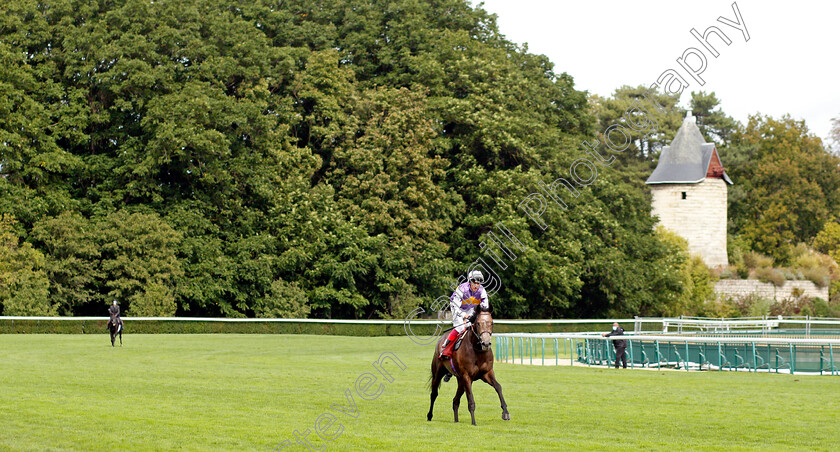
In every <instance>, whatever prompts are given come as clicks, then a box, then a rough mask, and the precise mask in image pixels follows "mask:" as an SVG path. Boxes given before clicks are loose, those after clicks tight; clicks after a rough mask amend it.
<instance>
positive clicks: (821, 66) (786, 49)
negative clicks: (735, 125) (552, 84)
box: [472, 0, 840, 145]
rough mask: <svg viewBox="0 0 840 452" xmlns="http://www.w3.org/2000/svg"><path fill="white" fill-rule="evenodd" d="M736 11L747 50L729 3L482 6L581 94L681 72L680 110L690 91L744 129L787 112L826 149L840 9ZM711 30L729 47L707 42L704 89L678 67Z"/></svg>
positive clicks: (806, 4) (835, 107)
mask: <svg viewBox="0 0 840 452" xmlns="http://www.w3.org/2000/svg"><path fill="white" fill-rule="evenodd" d="M472 2H473V5H477V4H478V3H479V1H478V0H472ZM737 5H738V9H739V10H740V12H741V17H742V18H743V21H744V24H745V25H746V28H747V31H748V32H749V35H750V40H749V41H748V42H745V40H744V37H743V35H742V34H741V32H740V31H738V30H737V29H735V28H733V27H730V26H727V25H724V24H722V23H720V22H718V21H717V19H718V17H720V16H723V17H726V18H729V19H733V20H734V19H735V13H734V12H733V10H732V0H723V1H722V0H706V1H695V2H684V1H675V0H668V1H665V0H641V1H583V0H579V1H561V0H552V1H549V0H485V1H484V6H483V7H484V9H485V10H487V11H489V12H491V13H495V14H496V15H497V16H498V24H499V28H500V30H501V32H502V33H503V34H504V35H506V36H507V38H508V39H509V40H511V41H513V42H516V43H519V44H522V43H527V44H528V51H529V52H531V53H536V54H544V55H546V56H548V58H549V59H550V60H551V61H552V62H553V63H554V65H555V71H556V72H558V73H559V72H567V73H568V74H569V75H571V76H573V77H574V79H575V86H576V87H577V88H578V89H581V90H587V91H589V92H590V93H595V94H599V95H602V96H609V95H610V94H612V92H613V91H614V90H615V88H617V87H619V86H621V85H633V86H635V85H642V84H644V85H650V84H651V83H653V82H655V81H656V78H657V77H658V76H659V74H661V73H662V72H663V71H665V70H666V69H675V70H678V71H680V73H681V74H682V75H683V76H684V77H686V81H688V82H689V83H690V86H689V87H688V89H687V90H686V92H685V93H683V95H682V97H681V101H682V102H681V105H683V106H684V107H685V106H686V105H687V99H689V98H690V96H689V94H688V93H689V92H690V91H699V90H704V91H706V92H712V91H713V92H715V93H716V94H717V96H718V99H720V100H721V108H722V109H723V111H724V112H725V113H727V114H728V115H730V116H732V117H734V118H735V119H737V120H739V121H741V122H744V123H745V122H746V120H747V116H748V115H750V114H755V113H761V114H765V115H770V116H773V117H777V118H778V117H781V116H782V115H783V114H786V113H787V114H790V115H791V116H792V117H793V118H795V119H804V120H805V122H806V124H807V125H808V128H809V129H810V131H811V132H812V133H814V134H815V135H817V136H819V137H821V138H823V140H824V141H825V140H826V139H827V137H828V136H829V130H830V128H831V118H836V117H839V116H840V1H836V0H830V1H829V0H826V1H808V0H802V1H795V2H791V1H787V2H782V1H775V0H773V1H758V0H738V1H737ZM711 25H715V26H717V27H718V28H720V29H721V31H723V32H724V33H725V34H726V35H727V36H728V37H729V38H730V39H731V40H732V44H731V45H729V46H726V45H725V44H723V43H722V42H720V41H718V40H717V39H716V38H714V37H712V38H710V41H711V42H712V44H713V46H714V47H715V48H716V49H717V50H718V52H720V56H719V57H718V58H713V57H711V56H710V55H709V54H708V52H706V56H707V58H708V66H707V68H706V70H705V72H703V74H702V78H703V79H704V80H705V82H706V84H705V85H704V86H700V85H699V83H698V82H696V81H694V80H693V79H692V78H690V77H689V76H688V75H686V74H685V72H683V71H682V68H680V66H679V65H678V64H677V61H676V59H677V58H678V57H680V56H682V54H683V52H684V51H685V50H686V49H687V48H689V47H696V48H699V49H701V50H703V51H706V50H705V49H703V47H702V45H701V44H700V43H699V42H698V41H697V40H696V39H695V38H694V37H692V35H691V34H690V30H691V29H692V28H695V29H697V31H699V32H700V33H701V34H702V33H703V32H704V31H705V30H706V29H707V28H708V27H709V26H711ZM826 144H827V145H830V144H831V143H830V142H826Z"/></svg>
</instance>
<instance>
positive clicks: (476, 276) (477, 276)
mask: <svg viewBox="0 0 840 452" xmlns="http://www.w3.org/2000/svg"><path fill="white" fill-rule="evenodd" d="M467 280H469V282H471V283H476V284H484V275H482V274H481V272H480V271H478V270H473V271H471V272H470V274H469V275H468V276H467Z"/></svg>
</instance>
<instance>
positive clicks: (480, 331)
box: [473, 308, 493, 352]
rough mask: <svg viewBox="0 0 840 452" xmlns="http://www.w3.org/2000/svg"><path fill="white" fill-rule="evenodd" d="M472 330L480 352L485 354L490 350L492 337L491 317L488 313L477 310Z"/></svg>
mask: <svg viewBox="0 0 840 452" xmlns="http://www.w3.org/2000/svg"><path fill="white" fill-rule="evenodd" d="M473 329H474V332H475V335H476V338H477V339H478V342H479V344H480V345H481V351H483V352H486V351H487V350H489V349H490V346H491V342H490V339H491V338H492V337H493V316H492V315H490V311H485V310H482V309H480V308H479V311H478V312H477V313H476V316H475V321H474V322H473Z"/></svg>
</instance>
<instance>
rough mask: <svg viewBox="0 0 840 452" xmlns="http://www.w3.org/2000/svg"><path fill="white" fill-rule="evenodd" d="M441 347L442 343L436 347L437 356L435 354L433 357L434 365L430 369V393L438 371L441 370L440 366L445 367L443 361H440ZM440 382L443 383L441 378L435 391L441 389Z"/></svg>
mask: <svg viewBox="0 0 840 452" xmlns="http://www.w3.org/2000/svg"><path fill="white" fill-rule="evenodd" d="M439 346H440V343H438V345H436V346H435V354H434V355H433V357H432V365H431V369H429V370H430V372H429V379H428V381H426V389H428V390H429V391H431V390H432V382H434V381H435V374H436V373H437V371H438V369H439V368H440V366H442V365H443V364H442V363H441V361H440V360H439V359H438V347H439ZM440 382H441V379H440V378H438V379H437V384H436V385H435V386H437V387H436V388H435V389H438V388H440Z"/></svg>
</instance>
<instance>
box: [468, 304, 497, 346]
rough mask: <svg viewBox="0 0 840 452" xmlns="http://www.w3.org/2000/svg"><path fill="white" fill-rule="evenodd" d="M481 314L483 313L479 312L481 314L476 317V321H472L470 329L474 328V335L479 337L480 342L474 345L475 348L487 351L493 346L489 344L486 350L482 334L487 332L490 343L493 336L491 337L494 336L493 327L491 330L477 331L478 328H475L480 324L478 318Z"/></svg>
mask: <svg viewBox="0 0 840 452" xmlns="http://www.w3.org/2000/svg"><path fill="white" fill-rule="evenodd" d="M480 316H481V313H479V314H478V315H477V316H476V317H475V322H471V323H472V325H470V329H471V330H472V333H473V335H475V338H476V339H478V344H476V347H474V348H475V349H476V350H478V351H482V352H486V351H487V350H490V348H491V347H490V346H488V347H487V349H486V350H485V349H484V348H483V346H484V343H483V342H482V340H481V336H482V335H483V334H486V335H487V336H488V338H487V342H488V343H490V338H491V337H493V331H492V329H491V330H490V331H484V332H479V331H477V330H476V329H475V327H476V326H477V325H478V318H479V317H480Z"/></svg>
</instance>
